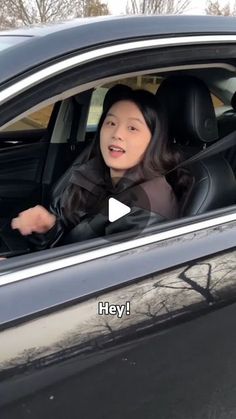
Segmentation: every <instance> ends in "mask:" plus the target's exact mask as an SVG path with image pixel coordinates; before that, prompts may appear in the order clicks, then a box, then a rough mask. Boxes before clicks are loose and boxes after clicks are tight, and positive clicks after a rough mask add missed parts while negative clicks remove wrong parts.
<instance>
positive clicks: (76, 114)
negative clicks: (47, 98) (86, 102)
mask: <svg viewBox="0 0 236 419" xmlns="http://www.w3.org/2000/svg"><path fill="white" fill-rule="evenodd" d="M72 105H73V113H72V122H71V130H70V136H69V138H68V139H67V143H68V144H69V146H70V150H71V151H75V149H76V145H77V133H78V127H79V121H80V114H81V106H80V104H79V103H78V102H77V100H76V99H75V98H73V99H72Z"/></svg>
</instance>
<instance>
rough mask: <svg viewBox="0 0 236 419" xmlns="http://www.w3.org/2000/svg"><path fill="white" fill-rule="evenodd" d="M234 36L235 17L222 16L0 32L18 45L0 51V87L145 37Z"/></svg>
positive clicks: (109, 19)
mask: <svg viewBox="0 0 236 419" xmlns="http://www.w3.org/2000/svg"><path fill="white" fill-rule="evenodd" d="M197 34H201V35H203V34H205V35H210V34H212V35H213V34H236V18H235V17H223V16H186V15H185V16H183V15H178V16H176V15H174V16H173V15H172V16H160V15H158V16H157V15H156V16H122V15H121V16H105V17H96V18H79V19H74V20H71V21H68V22H65V23H60V24H50V25H44V26H41V27H30V28H21V29H16V30H8V31H0V40H1V37H2V38H4V37H8V38H9V37H18V39H19V37H22V42H20V43H18V44H17V45H15V46H11V47H9V48H6V49H5V50H2V51H0V68H1V71H0V84H2V83H4V82H6V81H7V80H9V79H12V78H13V77H15V76H17V75H19V74H22V73H24V71H26V70H28V69H31V68H33V67H35V66H39V65H40V64H43V63H45V62H48V61H50V60H55V59H56V58H59V57H60V56H63V55H66V54H68V55H69V54H71V53H73V52H75V51H78V50H80V49H81V50H82V49H83V50H84V49H86V48H90V47H96V46H101V45H105V44H112V43H118V42H122V41H128V40H138V39H144V38H149V37H162V36H166V35H169V36H175V37H176V36H181V35H197Z"/></svg>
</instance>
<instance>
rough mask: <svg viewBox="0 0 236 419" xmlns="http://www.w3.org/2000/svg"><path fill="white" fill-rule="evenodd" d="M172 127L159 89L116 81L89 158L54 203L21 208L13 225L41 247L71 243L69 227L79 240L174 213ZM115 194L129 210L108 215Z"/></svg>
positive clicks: (132, 227) (77, 167)
mask: <svg viewBox="0 0 236 419" xmlns="http://www.w3.org/2000/svg"><path fill="white" fill-rule="evenodd" d="M166 132H167V131H166V124H165V120H164V117H163V114H162V112H161V109H160V106H159V105H158V104H157V103H156V98H155V96H154V95H153V94H151V93H149V92H147V91H145V90H133V89H131V88H129V87H127V86H124V85H117V86H115V87H113V88H111V89H110V90H109V91H108V93H107V94H106V96H105V99H104V104H103V113H102V116H101V118H100V122H99V124H98V129H97V134H96V138H95V141H94V147H93V150H92V153H91V155H90V158H89V159H88V160H87V161H86V162H85V163H83V164H81V163H80V164H77V163H76V162H75V163H74V164H73V166H72V171H71V173H70V176H69V179H68V181H67V182H66V185H65V186H64V187H63V188H62V190H59V191H57V189H58V188H57V189H56V192H55V193H54V197H53V200H52V203H51V206H50V209H49V211H48V210H47V209H45V208H44V207H42V206H40V205H37V206H36V207H34V208H30V209H28V210H26V211H23V212H22V213H20V214H19V215H18V217H17V218H14V219H13V220H12V223H11V226H12V228H13V229H18V230H19V231H20V233H21V234H22V235H25V236H29V238H30V240H31V241H32V242H33V243H34V244H35V245H36V247H37V249H43V248H46V247H52V246H55V244H56V243H58V242H59V241H60V243H63V240H64V243H65V242H66V239H65V236H66V235H67V233H69V232H70V231H71V230H72V233H70V234H71V238H70V240H71V241H79V240H87V239H89V238H93V237H98V236H103V235H107V234H113V233H117V232H120V231H127V230H135V229H139V228H142V227H145V226H146V225H153V224H156V223H158V222H161V221H164V220H169V219H173V218H176V217H177V216H178V204H177V199H176V196H175V194H174V192H173V190H172V188H171V186H170V185H169V183H168V182H167V181H166V178H165V176H164V174H165V173H166V172H167V171H168V170H170V169H171V168H173V167H174V166H176V164H177V163H178V161H177V159H176V156H175V155H173V153H170V152H169V151H168V150H167V134H166ZM59 189H60V188H59ZM109 197H114V198H116V199H117V200H119V201H121V202H123V203H124V204H126V205H128V206H129V207H131V212H130V213H129V214H128V215H126V216H125V217H123V218H121V219H120V220H117V221H115V222H113V223H110V222H109V220H108V217H107V206H108V198H109ZM73 235H74V237H73Z"/></svg>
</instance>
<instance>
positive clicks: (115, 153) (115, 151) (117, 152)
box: [108, 145, 125, 158]
mask: <svg viewBox="0 0 236 419" xmlns="http://www.w3.org/2000/svg"><path fill="white" fill-rule="evenodd" d="M108 150H109V155H110V156H111V157H114V158H117V157H120V156H122V154H124V153H125V150H124V149H123V148H121V147H118V146H113V145H110V146H109V147H108Z"/></svg>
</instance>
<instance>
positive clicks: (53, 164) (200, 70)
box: [0, 63, 236, 257]
mask: <svg viewBox="0 0 236 419" xmlns="http://www.w3.org/2000/svg"><path fill="white" fill-rule="evenodd" d="M113 79H114V77H113ZM117 83H122V84H127V85H128V86H131V87H133V88H143V89H146V90H149V91H151V92H152V93H154V94H155V95H156V97H157V98H158V100H159V101H160V102H161V103H162V104H163V106H164V108H165V109H166V114H167V118H168V134H169V136H168V138H169V146H170V147H173V149H175V150H178V151H180V152H181V154H182V156H183V158H184V160H187V159H189V157H191V156H193V155H196V154H197V153H199V152H200V151H201V150H203V149H206V148H208V147H209V146H210V145H211V144H215V143H216V142H217V141H219V140H220V139H222V138H224V137H225V136H226V135H228V134H229V133H233V132H234V131H235V130H236V75H235V68H234V67H233V66H231V65H229V64H226V63H219V64H209V65H208V64H205V65H197V64H196V65H192V66H182V67H179V68H178V67H175V68H169V69H164V70H163V71H162V70H161V69H158V70H156V71H154V70H151V71H150V72H145V73H144V72H143V73H141V72H139V73H138V74H132V75H130V76H129V77H127V75H126V76H124V77H120V78H116V79H115V80H107V81H105V82H103V83H99V82H96V85H95V87H94V88H90V89H89V90H85V91H82V92H81V93H75V94H72V95H69V97H66V95H65V98H63V97H62V98H61V100H57V101H56V102H52V103H49V104H48V105H46V106H43V107H42V105H40V104H39V106H38V109H34V111H33V112H32V110H31V111H30V110H29V112H28V113H27V115H24V116H23V117H22V116H19V117H18V118H16V119H15V120H14V121H13V122H12V123H10V124H7V126H4V127H3V128H2V130H1V131H0V163H1V164H0V225H1V243H0V256H7V257H11V256H15V255H20V254H24V253H28V252H33V251H34V249H33V248H32V247H30V245H29V243H28V241H27V240H26V239H25V238H24V237H22V236H21V235H20V233H17V231H13V230H12V229H11V227H10V221H11V219H12V218H13V217H15V216H17V214H18V213H19V212H21V211H23V210H25V209H27V208H30V207H32V206H34V205H36V204H41V205H43V206H45V207H46V208H48V206H49V203H50V200H51V198H52V196H53V193H54V191H57V192H58V189H59V190H60V188H62V187H63V185H64V184H65V182H66V181H67V178H68V175H69V174H70V173H71V171H72V170H73V164H77V165H78V163H81V164H82V163H83V162H85V161H86V160H87V159H88V158H89V156H90V155H91V154H90V153H91V147H92V144H93V139H94V135H95V132H96V127H97V124H98V120H99V117H100V114H101V110H102V103H103V99H104V96H105V94H106V92H107V90H108V89H109V88H110V87H112V86H114V85H115V84H117ZM173 98H174V100H173ZM235 151H236V148H235V147H231V148H230V149H228V150H226V151H224V152H222V153H218V154H215V155H214V156H211V157H208V158H206V159H204V160H201V159H200V160H198V161H197V162H194V163H190V164H188V165H187V168H188V171H189V172H190V175H191V179H192V182H191V187H190V188H189V191H188V193H187V195H186V196H185V197H184V199H182V200H181V197H180V202H181V217H193V216H197V215H200V214H205V213H206V212H209V211H213V210H217V209H219V208H224V207H228V206H231V205H234V204H235V190H236V179H235V174H236V153H235ZM167 180H168V182H169V183H170V184H171V185H172V187H173V189H174V188H175V185H174V184H173V180H172V176H171V175H170V176H167ZM73 240H74V239H73ZM80 240H81V239H80ZM69 242H70V241H69Z"/></svg>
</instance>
